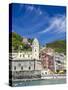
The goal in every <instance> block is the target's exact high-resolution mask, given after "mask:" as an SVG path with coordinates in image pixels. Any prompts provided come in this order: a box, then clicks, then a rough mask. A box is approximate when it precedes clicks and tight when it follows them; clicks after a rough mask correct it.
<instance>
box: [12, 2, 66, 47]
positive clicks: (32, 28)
mask: <svg viewBox="0 0 68 90" xmlns="http://www.w3.org/2000/svg"><path fill="white" fill-rule="evenodd" d="M12 31H13V32H16V33H18V34H20V35H21V36H24V37H27V38H37V39H38V40H39V42H40V44H41V45H44V44H46V43H50V42H53V41H56V40H64V39H65V38H66V8H65V7H63V6H61V7H60V6H47V5H32V4H16V3H14V4H12Z"/></svg>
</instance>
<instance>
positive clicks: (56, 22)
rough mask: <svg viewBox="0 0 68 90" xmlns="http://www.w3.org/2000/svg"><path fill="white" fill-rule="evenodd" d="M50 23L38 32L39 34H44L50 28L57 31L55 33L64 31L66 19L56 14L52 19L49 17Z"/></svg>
mask: <svg viewBox="0 0 68 90" xmlns="http://www.w3.org/2000/svg"><path fill="white" fill-rule="evenodd" d="M49 20H50V21H49V22H50V23H49V24H50V25H49V27H47V28H46V29H44V30H42V31H41V32H39V34H44V33H46V32H49V31H51V30H52V32H57V33H62V32H65V31H66V30H65V29H66V28H65V27H66V19H65V16H60V17H59V16H57V17H53V18H52V19H49Z"/></svg>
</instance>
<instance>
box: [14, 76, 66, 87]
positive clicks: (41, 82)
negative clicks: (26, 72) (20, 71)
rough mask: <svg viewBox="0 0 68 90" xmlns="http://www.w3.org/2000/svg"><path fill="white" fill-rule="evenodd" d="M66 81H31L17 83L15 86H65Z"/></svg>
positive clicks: (63, 79)
mask: <svg viewBox="0 0 68 90" xmlns="http://www.w3.org/2000/svg"><path fill="white" fill-rule="evenodd" d="M65 83H66V79H65V78H62V79H46V80H32V81H31V80H29V81H16V82H13V86H17V87H19V86H20V87H21V86H34V85H50V84H65Z"/></svg>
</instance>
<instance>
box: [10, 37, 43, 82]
mask: <svg viewBox="0 0 68 90" xmlns="http://www.w3.org/2000/svg"><path fill="white" fill-rule="evenodd" d="M9 63H10V64H9V70H10V73H11V72H12V78H13V80H15V79H25V78H29V77H30V78H40V76H41V74H40V73H41V69H42V66H41V60H40V59H39V42H38V40H37V39H36V38H35V39H34V41H33V43H32V51H22V52H20V51H19V52H15V53H10V60H9Z"/></svg>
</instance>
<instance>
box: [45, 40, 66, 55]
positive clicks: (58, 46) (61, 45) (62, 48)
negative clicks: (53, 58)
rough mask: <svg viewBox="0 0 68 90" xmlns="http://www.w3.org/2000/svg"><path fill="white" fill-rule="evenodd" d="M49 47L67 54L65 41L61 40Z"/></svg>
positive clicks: (50, 44) (48, 45)
mask: <svg viewBox="0 0 68 90" xmlns="http://www.w3.org/2000/svg"><path fill="white" fill-rule="evenodd" d="M46 46H47V47H50V48H53V49H54V50H55V51H56V52H59V53H61V52H63V53H64V54H66V41H65V40H59V41H55V42H52V43H49V44H47V45H46Z"/></svg>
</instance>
